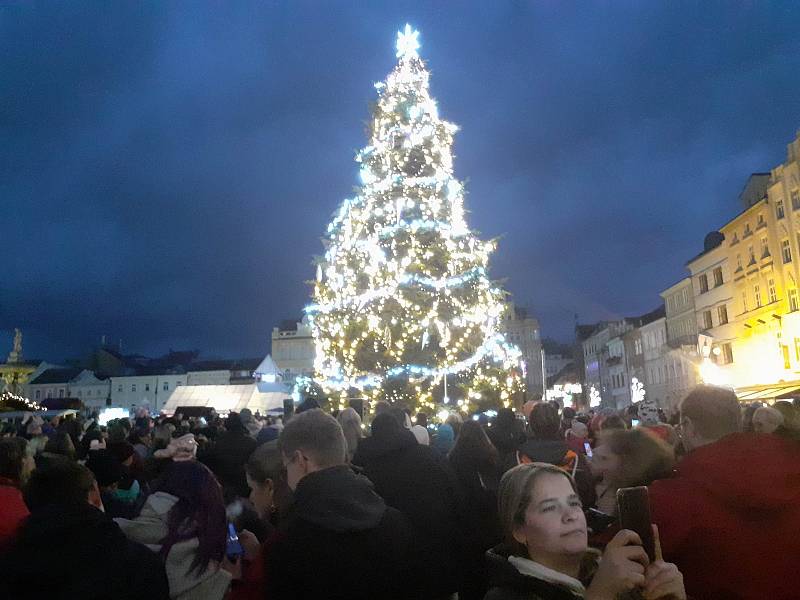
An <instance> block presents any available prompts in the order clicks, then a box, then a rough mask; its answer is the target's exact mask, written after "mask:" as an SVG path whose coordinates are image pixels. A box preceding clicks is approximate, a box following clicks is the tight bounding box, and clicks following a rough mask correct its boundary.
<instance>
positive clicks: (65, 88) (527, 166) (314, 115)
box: [0, 0, 800, 360]
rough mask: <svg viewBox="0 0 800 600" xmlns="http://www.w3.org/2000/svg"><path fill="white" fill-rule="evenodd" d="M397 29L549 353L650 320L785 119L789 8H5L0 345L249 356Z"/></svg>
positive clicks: (797, 85)
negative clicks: (414, 43) (414, 45)
mask: <svg viewBox="0 0 800 600" xmlns="http://www.w3.org/2000/svg"><path fill="white" fill-rule="evenodd" d="M456 7H458V8H456ZM406 22H410V23H411V24H412V25H413V26H415V27H417V28H418V29H419V30H420V31H421V37H420V40H421V42H422V48H421V50H420V53H421V55H422V56H423V58H424V59H425V60H426V61H427V63H428V66H429V68H430V69H431V71H432V79H431V88H432V92H433V95H434V96H435V97H436V98H437V100H438V103H439V108H440V114H441V115H442V116H443V117H444V118H446V119H448V120H450V121H453V122H455V123H456V124H458V125H459V126H460V127H461V131H460V133H459V134H457V136H456V143H455V152H456V175H457V176H458V177H459V178H461V179H462V180H464V181H465V182H466V185H467V190H468V193H469V195H468V198H467V208H468V209H469V210H470V211H471V214H470V216H469V224H470V225H471V227H473V228H474V229H476V230H478V231H479V232H480V233H481V236H482V237H483V238H489V237H495V236H500V244H499V247H498V250H497V252H496V253H495V254H494V256H493V260H492V263H491V272H490V274H491V276H492V277H493V278H495V279H500V280H502V281H503V282H504V286H505V287H506V289H507V290H508V291H510V292H511V293H512V294H513V298H514V299H515V301H517V302H518V303H520V304H523V305H528V306H529V307H530V308H531V309H533V311H534V312H535V313H536V314H537V315H538V316H539V318H540V320H541V322H542V329H543V333H544V335H551V336H554V337H556V338H559V339H562V340H568V339H570V337H571V335H572V327H573V318H574V317H573V315H574V313H577V314H578V315H579V318H580V320H581V322H590V321H592V320H599V319H603V318H613V317H618V316H625V315H632V314H638V313H643V312H646V311H649V310H651V309H653V308H654V307H656V306H657V305H658V303H659V302H660V298H659V296H658V293H659V292H660V291H662V290H663V289H665V288H666V287H667V286H668V285H670V284H672V283H674V282H675V281H677V280H678V279H679V278H680V277H682V276H683V273H684V266H683V265H684V263H685V262H686V260H687V259H689V258H690V257H692V256H693V255H694V254H696V253H697V252H699V251H700V250H701V248H702V242H703V236H704V235H705V234H706V233H707V232H708V231H710V230H712V229H714V228H717V227H720V226H722V225H723V223H724V222H725V221H726V219H729V218H730V217H732V216H733V215H735V214H736V213H737V212H739V210H740V209H739V205H738V199H737V196H738V193H739V192H740V190H741V188H742V186H743V185H744V183H745V181H746V179H747V177H748V175H749V174H750V173H751V172H753V171H766V170H769V169H770V168H771V167H773V166H775V165H776V164H778V163H780V162H782V161H783V160H785V152H786V144H787V143H789V142H790V141H791V140H792V139H793V137H794V134H795V131H796V130H797V128H798V127H800V34H799V33H798V32H800V28H798V25H800V7H798V6H797V5H796V3H794V2H786V3H772V4H771V3H765V2H758V3H755V2H736V3H734V2H724V3H723V2H721V3H706V2H697V3H681V2H664V3H656V2H614V3H610V2H603V3H596V4H589V3H571V2H476V3H471V4H470V3H466V2H458V3H444V2H436V3H433V2H425V3H423V2H419V3H407V2H392V3H383V2H381V3H378V2H370V3H364V2H348V3H345V2H335V3H334V2H321V1H314V2H298V1H292V2H285V3H274V2H252V3H247V2H230V3H229V2H214V3H210V2H209V3H204V2H197V1H191V2H155V1H154V2H128V3H125V2H110V3H98V2H79V1H76V0H71V1H70V2H62V3H55V2H40V3H37V2H28V1H26V2H22V1H20V2H13V1H12V2H10V3H9V2H4V3H3V5H2V7H0V57H1V58H0V86H1V88H2V92H1V93H0V207H2V215H3V217H2V222H1V224H0V250H2V254H0V261H2V262H0V264H1V265H2V271H0V360H3V359H4V357H5V354H6V353H7V352H8V351H9V350H10V348H11V337H12V331H13V328H14V327H20V328H21V329H23V331H24V333H25V355H26V356H27V357H29V358H34V357H40V358H46V359H50V360H60V359H63V358H65V357H81V356H85V355H87V354H88V353H89V352H90V351H91V349H92V347H93V346H95V345H97V343H98V342H99V340H100V336H101V335H104V334H105V335H107V336H108V338H109V339H113V340H114V341H115V343H116V341H117V340H119V339H121V340H122V344H123V350H124V351H125V352H126V353H134V352H138V353H143V354H151V355H156V354H160V353H162V352H165V351H167V350H168V349H169V348H173V349H188V348H195V349H199V350H201V351H202V352H203V354H204V355H206V356H217V357H243V356H261V355H263V354H265V353H266V352H267V351H268V350H269V345H270V342H269V335H270V332H271V330H272V327H273V325H276V324H277V323H278V322H279V321H280V320H282V319H286V318H293V317H297V316H299V315H300V314H301V309H302V307H303V306H304V305H305V304H306V303H307V302H308V301H309V300H308V297H309V289H310V288H309V286H308V285H307V284H306V281H307V280H309V279H312V278H313V276H314V267H313V265H312V257H313V255H315V254H322V252H323V249H322V245H321V243H320V237H321V235H322V233H323V232H324V230H325V227H326V225H327V223H328V221H329V220H330V216H331V213H332V212H333V211H334V210H336V208H337V207H338V205H339V203H340V202H341V201H342V199H343V198H345V197H346V196H348V195H350V194H352V186H353V185H355V184H356V183H357V179H358V178H357V173H358V169H357V166H356V164H355V163H354V162H353V156H354V154H355V151H356V150H357V149H358V148H360V147H362V146H364V145H365V144H366V137H365V130H364V129H365V122H366V121H367V119H368V114H369V113H368V109H369V103H370V102H371V101H373V100H374V99H375V90H374V88H373V83H374V82H375V81H380V80H382V79H384V77H385V76H386V75H387V73H388V72H389V71H390V70H391V69H392V67H393V65H394V61H395V56H394V42H395V33H396V31H397V29H399V28H401V27H402V26H403V25H404V24H405V23H406Z"/></svg>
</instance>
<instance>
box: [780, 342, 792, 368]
mask: <svg viewBox="0 0 800 600" xmlns="http://www.w3.org/2000/svg"><path fill="white" fill-rule="evenodd" d="M781 350H783V368H784V369H791V368H792V361H791V360H789V346H787V345H785V344H784V345H783V346H781Z"/></svg>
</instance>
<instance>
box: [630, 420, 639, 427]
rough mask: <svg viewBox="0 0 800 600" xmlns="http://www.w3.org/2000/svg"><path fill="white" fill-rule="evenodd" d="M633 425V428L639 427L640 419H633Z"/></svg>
mask: <svg viewBox="0 0 800 600" xmlns="http://www.w3.org/2000/svg"><path fill="white" fill-rule="evenodd" d="M631 425H632V426H633V427H638V426H639V419H633V420H631Z"/></svg>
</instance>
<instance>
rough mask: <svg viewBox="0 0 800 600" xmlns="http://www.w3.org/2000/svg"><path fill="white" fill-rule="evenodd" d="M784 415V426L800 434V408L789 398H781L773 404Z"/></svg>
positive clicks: (793, 432)
mask: <svg viewBox="0 0 800 600" xmlns="http://www.w3.org/2000/svg"><path fill="white" fill-rule="evenodd" d="M772 408H773V409H775V410H776V411H778V412H779V413H780V414H781V416H782V417H783V423H782V427H783V428H784V429H786V430H787V431H788V432H791V433H792V434H794V435H800V409H797V408H796V407H795V406H794V404H792V403H791V402H789V401H788V400H779V401H778V402H776V403H775V404H773V405H772Z"/></svg>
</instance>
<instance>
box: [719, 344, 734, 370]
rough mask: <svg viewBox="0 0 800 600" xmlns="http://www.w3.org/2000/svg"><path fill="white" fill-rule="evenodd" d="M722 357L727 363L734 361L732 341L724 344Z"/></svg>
mask: <svg viewBox="0 0 800 600" xmlns="http://www.w3.org/2000/svg"><path fill="white" fill-rule="evenodd" d="M722 357H723V359H724V360H725V364H726V365H727V364H730V363H732V362H733V348H732V347H731V344H730V342H728V343H727V344H722Z"/></svg>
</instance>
